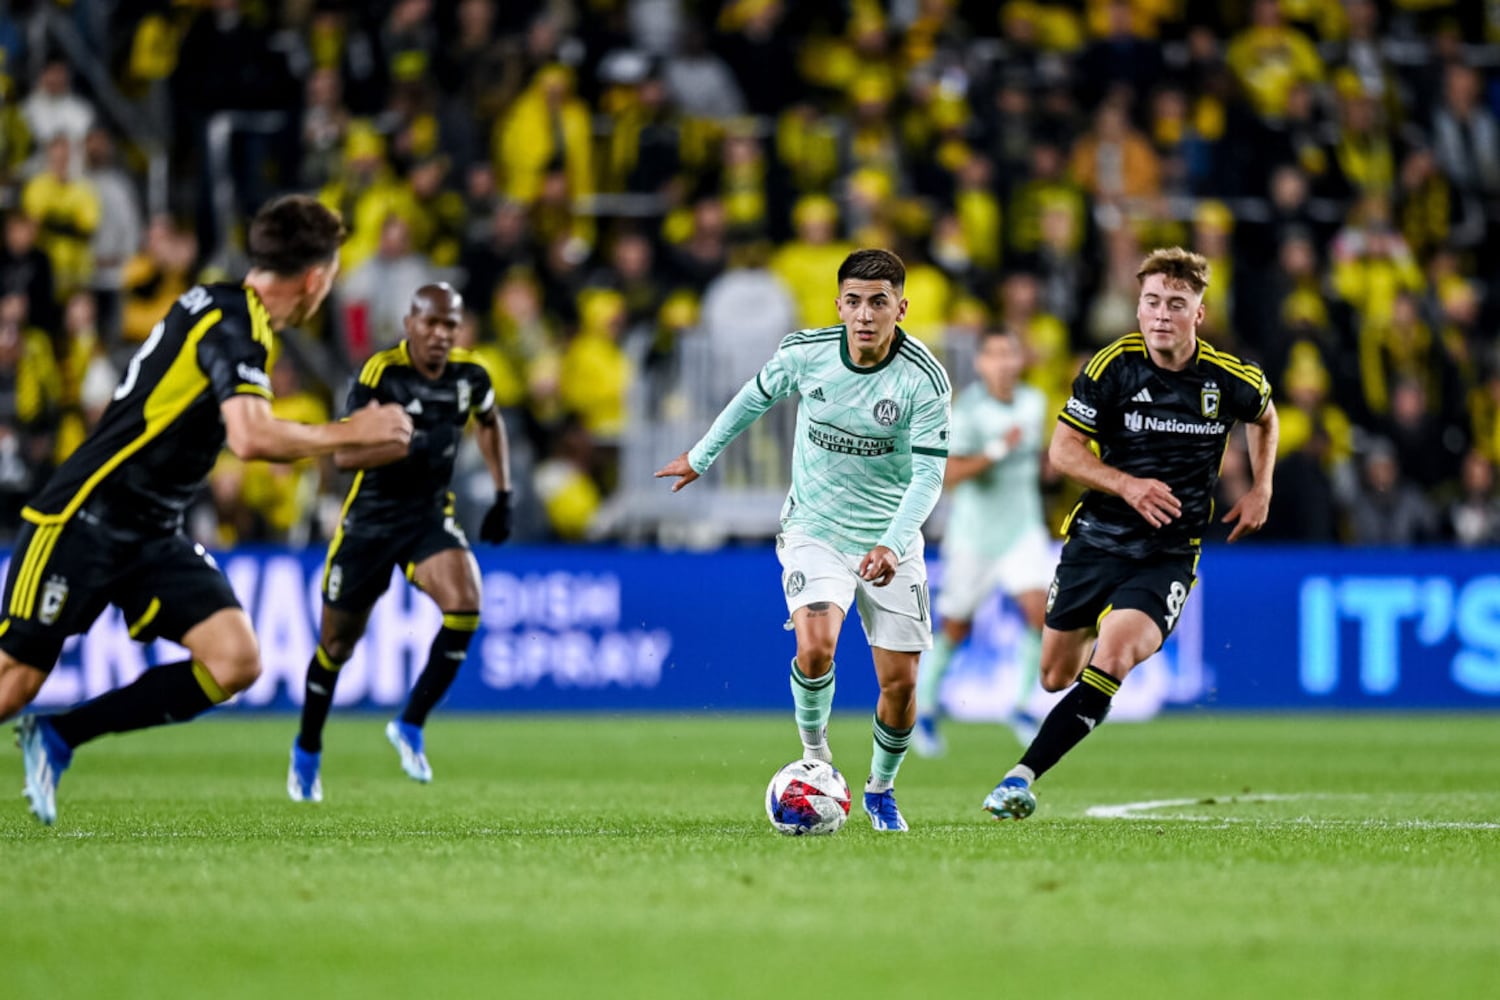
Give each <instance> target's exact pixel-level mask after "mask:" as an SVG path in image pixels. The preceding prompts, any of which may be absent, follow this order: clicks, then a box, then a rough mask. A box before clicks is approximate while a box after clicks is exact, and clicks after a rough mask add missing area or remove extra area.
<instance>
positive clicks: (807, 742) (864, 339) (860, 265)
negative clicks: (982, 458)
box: [656, 250, 952, 830]
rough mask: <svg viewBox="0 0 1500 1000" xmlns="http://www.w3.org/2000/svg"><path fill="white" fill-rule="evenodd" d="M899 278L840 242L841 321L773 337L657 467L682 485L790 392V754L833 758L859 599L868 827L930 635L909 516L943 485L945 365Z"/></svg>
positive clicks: (896, 761) (785, 579)
mask: <svg viewBox="0 0 1500 1000" xmlns="http://www.w3.org/2000/svg"><path fill="white" fill-rule="evenodd" d="M905 284H906V267H905V265H903V264H902V262H901V258H899V257H897V256H896V255H895V254H893V253H891V252H889V251H886V250H856V251H855V252H854V253H852V254H850V255H849V256H848V257H847V258H846V259H845V260H844V262H843V264H842V265H841V266H840V267H839V272H838V287H839V294H838V299H837V308H838V314H839V318H840V319H842V320H843V324H842V325H840V326H830V327H825V328H823V329H816V330H802V331H799V332H797V333H793V334H791V335H790V336H788V337H786V338H785V339H784V340H782V342H781V346H780V347H779V348H778V349H777V351H776V353H775V354H774V355H773V356H772V357H771V360H770V361H768V362H766V365H765V367H763V368H762V369H761V370H760V373H759V374H758V375H756V377H755V378H753V379H751V380H750V381H749V382H747V383H745V385H744V387H743V388H741V389H740V391H739V393H738V394H737V395H736V396H735V397H734V399H732V400H731V401H730V402H729V405H728V406H726V407H725V408H724V410H723V412H722V413H720V414H719V416H718V418H717V419H716V420H715V421H714V423H713V426H711V427H710V428H709V430H708V433H707V434H705V435H704V436H703V438H702V439H701V440H700V441H699V442H698V443H697V444H696V445H694V446H693V448H692V450H691V451H687V452H684V453H683V454H681V455H679V456H678V457H677V458H675V459H673V460H672V461H671V462H669V463H667V465H666V466H665V467H664V468H662V469H661V470H660V471H659V472H657V473H656V475H657V476H658V477H675V478H676V479H677V482H675V483H673V484H672V490H673V492H676V491H677V490H680V489H682V488H683V487H684V486H686V485H688V484H689V483H691V482H692V481H693V480H695V479H697V478H698V477H699V476H700V475H702V474H703V473H704V472H706V471H707V470H708V467H709V466H710V465H712V464H713V462H714V460H715V459H716V458H718V457H719V455H720V454H721V453H722V452H723V451H724V449H725V448H726V447H727V446H728V445H729V442H731V441H733V440H734V438H735V437H736V436H737V435H738V434H739V433H740V432H741V431H743V430H744V429H745V428H746V427H748V426H750V425H751V424H752V423H754V422H755V420H756V419H757V418H758V417H759V416H760V415H761V414H762V413H765V412H766V411H767V410H768V409H770V408H771V405H772V404H773V403H775V402H776V401H777V400H778V399H782V398H785V397H787V396H791V395H792V394H794V393H796V394H798V395H799V397H800V403H799V405H798V407H797V428H796V435H797V437H796V442H795V444H794V445H793V449H792V487H791V491H790V493H789V494H788V495H787V499H786V503H785V505H784V506H783V507H782V512H781V526H782V532H781V534H780V535H779V536H778V537H777V540H776V552H777V556H778V557H779V559H780V561H781V567H782V572H781V585H782V591H783V593H784V594H785V595H786V604H787V611H788V612H789V613H790V615H791V625H792V628H793V630H794V631H795V632H796V636H797V655H796V657H795V658H794V659H793V660H792V699H793V702H794V703H795V705H796V719H797V729H798V731H799V732H800V734H801V737H802V755H803V757H805V758H811V759H817V760H825V761H831V760H832V759H833V755H832V753H831V752H830V750H829V748H828V717H829V714H830V712H831V710H832V707H833V689H834V663H833V654H834V649H835V647H836V646H837V644H838V638H839V630H840V629H841V627H842V626H843V623H844V617H845V616H846V615H847V614H848V611H849V605H850V603H851V602H857V604H858V606H859V617H860V621H861V622H862V623H863V625H864V629H865V638H866V639H867V640H868V641H869V643H870V649H871V653H872V655H873V657H874V661H875V675H876V678H877V679H878V680H879V683H880V699H879V701H878V702H877V704H876V707H875V719H874V749H873V752H872V755H871V759H870V773H869V778H868V779H867V780H866V782H865V797H864V805H865V812H867V813H868V814H869V816H870V821H871V823H872V824H873V826H874V827H875V829H877V830H905V829H906V828H907V825H906V820H905V819H904V818H903V817H902V815H901V810H900V809H899V808H897V805H896V796H895V792H894V790H893V786H894V784H895V780H896V772H897V771H898V770H899V769H900V767H901V761H902V758H904V757H905V756H906V749H907V746H908V745H909V743H910V742H911V731H912V725H913V723H914V722H915V721H916V701H915V698H914V690H915V687H916V682H917V663H918V660H919V658H920V656H921V651H922V650H924V649H927V648H930V647H931V645H932V623H931V618H930V616H929V613H928V607H927V568H926V564H925V563H924V562H923V558H922V546H923V542H922V531H921V529H922V524H923V522H924V521H926V520H927V517H928V515H929V514H931V513H932V509H933V507H934V506H936V504H937V501H938V497H939V495H940V494H941V492H942V486H943V466H944V463H945V462H946V460H947V457H948V420H949V399H950V396H951V393H952V387H951V385H950V384H949V382H948V375H947V373H946V372H944V371H943V367H942V365H940V364H939V363H938V362H937V359H936V358H934V357H933V356H932V353H931V352H930V351H928V350H927V348H925V347H923V346H922V344H921V343H919V342H918V341H916V340H914V339H913V338H911V337H908V336H907V335H906V334H905V333H904V332H903V331H902V330H901V328H900V327H899V326H898V325H897V324H898V323H899V322H900V321H901V319H902V318H903V317H904V316H905V315H906V308H907V300H906V299H905V298H903V297H902V289H903V288H904V286H905Z"/></svg>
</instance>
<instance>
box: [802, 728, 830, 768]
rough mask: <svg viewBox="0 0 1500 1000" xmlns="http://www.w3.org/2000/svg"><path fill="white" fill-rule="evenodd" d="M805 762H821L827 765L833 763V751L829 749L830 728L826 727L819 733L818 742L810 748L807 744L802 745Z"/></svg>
mask: <svg viewBox="0 0 1500 1000" xmlns="http://www.w3.org/2000/svg"><path fill="white" fill-rule="evenodd" d="M802 759H803V760H821V761H822V762H823V763H825V764H832V763H833V751H832V750H830V749H829V747H828V727H827V726H824V727H823V729H822V730H821V731H820V732H819V733H818V742H817V743H814V744H812V745H811V746H809V745H808V744H807V743H806V742H804V743H803V744H802Z"/></svg>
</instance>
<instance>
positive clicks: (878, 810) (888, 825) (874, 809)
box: [865, 788, 907, 831]
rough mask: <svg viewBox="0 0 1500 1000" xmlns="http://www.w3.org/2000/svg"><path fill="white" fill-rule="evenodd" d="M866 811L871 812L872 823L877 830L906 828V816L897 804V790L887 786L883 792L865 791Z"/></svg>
mask: <svg viewBox="0 0 1500 1000" xmlns="http://www.w3.org/2000/svg"><path fill="white" fill-rule="evenodd" d="M865 812H867V813H869V814H870V825H871V826H873V827H874V828H875V829H877V830H898V831H901V830H906V829H907V826H906V818H905V817H904V816H902V815H901V809H900V807H898V806H897V805H896V790H895V789H894V788H887V789H886V790H885V791H883V792H865Z"/></svg>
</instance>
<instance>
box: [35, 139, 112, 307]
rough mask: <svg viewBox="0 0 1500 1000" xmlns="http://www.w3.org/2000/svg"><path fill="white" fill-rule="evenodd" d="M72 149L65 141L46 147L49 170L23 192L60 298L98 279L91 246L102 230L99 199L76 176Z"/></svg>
mask: <svg viewBox="0 0 1500 1000" xmlns="http://www.w3.org/2000/svg"><path fill="white" fill-rule="evenodd" d="M72 160H73V154H72V146H71V144H70V142H69V140H68V139H67V138H66V137H65V136H57V137H56V138H54V139H52V140H51V141H50V142H48V143H47V169H46V170H45V171H43V172H42V173H39V174H37V175H36V176H35V177H33V178H32V179H31V180H30V181H27V183H26V187H25V188H24V189H23V190H22V191H21V210H22V211H23V212H25V213H26V214H27V215H29V216H31V217H32V218H33V219H35V220H36V221H37V223H38V225H40V226H41V233H40V235H39V236H38V238H37V243H38V244H39V245H40V246H41V248H42V249H43V250H45V251H46V253H47V256H48V257H49V258H51V260H52V275H53V279H54V280H55V281H56V283H57V288H56V294H57V295H59V296H67V295H69V294H71V293H72V292H73V290H74V289H78V288H87V287H88V286H89V285H90V284H91V283H92V280H93V277H94V256H93V250H92V248H91V246H90V241H91V240H92V238H93V235H94V230H95V229H97V228H98V227H99V210H100V209H99V196H98V194H96V193H95V191H94V187H93V185H92V184H90V183H89V182H88V181H86V180H84V179H82V178H81V177H78V176H77V175H75V173H74V171H73V165H72Z"/></svg>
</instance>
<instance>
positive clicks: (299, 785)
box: [286, 741, 323, 802]
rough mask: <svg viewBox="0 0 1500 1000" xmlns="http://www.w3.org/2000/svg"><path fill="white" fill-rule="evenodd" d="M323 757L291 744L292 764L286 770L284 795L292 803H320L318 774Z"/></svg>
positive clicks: (321, 782)
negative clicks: (288, 797)
mask: <svg viewBox="0 0 1500 1000" xmlns="http://www.w3.org/2000/svg"><path fill="white" fill-rule="evenodd" d="M322 762H323V755H322V754H320V753H310V752H308V751H306V750H304V749H302V748H301V747H299V746H298V745H297V744H296V742H295V741H294V742H293V743H292V763H291V765H290V766H289V767H288V768H287V769H286V793H287V794H288V795H290V796H291V797H292V801H293V802H322V801H323V778H322V777H321V776H320V775H319V774H318V771H319V769H320V765H321V764H322Z"/></svg>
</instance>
